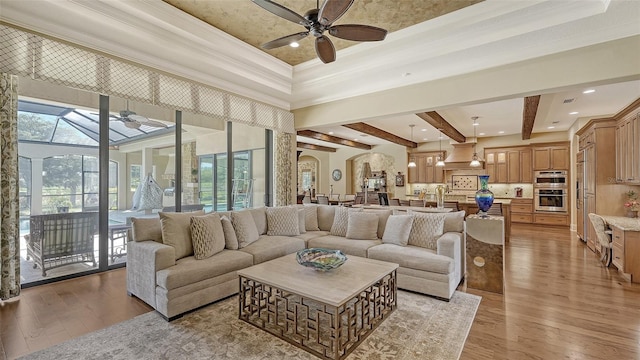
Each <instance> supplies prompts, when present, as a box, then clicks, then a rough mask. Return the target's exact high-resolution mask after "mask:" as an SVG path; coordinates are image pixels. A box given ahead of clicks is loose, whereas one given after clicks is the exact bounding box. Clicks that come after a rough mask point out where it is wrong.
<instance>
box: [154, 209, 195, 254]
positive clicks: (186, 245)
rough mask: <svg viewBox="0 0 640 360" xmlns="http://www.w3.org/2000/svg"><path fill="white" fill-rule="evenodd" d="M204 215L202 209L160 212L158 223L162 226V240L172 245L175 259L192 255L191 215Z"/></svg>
mask: <svg viewBox="0 0 640 360" xmlns="http://www.w3.org/2000/svg"><path fill="white" fill-rule="evenodd" d="M200 215H204V211H193V212H187V213H181V212H160V224H161V226H162V242H163V243H164V244H166V245H169V246H173V248H174V249H175V251H176V260H178V259H182V258H183V257H186V256H191V255H193V245H192V244H191V229H190V225H191V217H192V216H200Z"/></svg>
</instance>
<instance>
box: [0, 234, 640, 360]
mask: <svg viewBox="0 0 640 360" xmlns="http://www.w3.org/2000/svg"><path fill="white" fill-rule="evenodd" d="M574 237H575V233H570V232H569V230H566V229H562V228H553V227H540V226H531V225H520V224H514V226H513V229H512V235H511V242H510V243H509V244H508V245H507V247H506V251H505V253H506V259H505V260H506V269H507V271H506V293H505V295H504V296H502V295H498V294H492V293H487V292H482V291H478V290H473V289H466V288H465V286H464V284H463V285H461V286H460V290H462V291H467V292H469V293H473V294H478V295H481V296H482V297H483V298H482V302H481V304H480V307H479V308H478V312H477V314H476V318H475V320H474V323H473V326H472V328H471V331H470V333H469V337H468V339H467V342H466V344H465V348H464V351H463V353H462V356H461V359H607V360H608V359H616V360H617V359H621V360H622V359H640V285H638V284H630V283H628V282H626V281H625V280H624V279H623V278H622V277H621V276H620V275H619V274H618V273H617V271H616V270H615V268H613V267H611V268H610V269H606V268H604V267H603V266H601V265H600V263H599V262H598V259H597V258H596V256H595V254H593V253H591V252H590V251H588V250H587V249H586V247H585V246H584V245H583V244H582V243H580V242H579V241H578V240H577V239H575V238H574ZM150 310H151V308H150V307H149V306H147V305H146V304H144V303H143V302H141V301H140V300H138V299H136V298H134V297H128V296H127V295H126V290H125V270H124V269H119V270H114V271H110V272H107V273H103V274H99V275H92V276H87V277H83V278H79V279H73V280H67V281H64V282H61V283H56V284H50V285H44V286H40V287H34V288H29V289H25V290H23V292H22V295H21V297H20V300H19V301H9V302H5V303H1V304H0V340H1V342H0V355H4V356H5V357H6V358H9V359H12V358H15V357H17V356H20V355H24V354H26V353H29V352H32V351H36V350H39V349H42V348H46V347H48V346H51V345H53V344H56V343H59V342H62V341H64V340H67V339H70V338H73V337H76V336H79V335H81V334H84V333H87V332H90V331H93V330H97V329H100V328H103V327H107V326H109V325H112V324H115V323H117V322H120V321H123V320H126V319H129V318H132V317H135V316H136V315H139V314H142V313H145V312H147V311H150Z"/></svg>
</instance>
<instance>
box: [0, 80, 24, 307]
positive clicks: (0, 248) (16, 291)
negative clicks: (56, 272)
mask: <svg viewBox="0 0 640 360" xmlns="http://www.w3.org/2000/svg"><path fill="white" fill-rule="evenodd" d="M0 135H1V136H0V299H2V300H7V299H9V298H12V297H15V296H18V295H20V206H19V200H18V199H19V198H18V196H19V189H18V184H19V182H18V77H17V76H15V75H10V74H6V73H1V74H0Z"/></svg>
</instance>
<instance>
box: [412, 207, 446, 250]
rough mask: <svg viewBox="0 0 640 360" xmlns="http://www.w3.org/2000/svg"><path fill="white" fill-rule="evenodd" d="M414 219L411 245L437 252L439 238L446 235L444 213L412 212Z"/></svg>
mask: <svg viewBox="0 0 640 360" xmlns="http://www.w3.org/2000/svg"><path fill="white" fill-rule="evenodd" d="M410 213H411V214H412V215H413V216H414V218H413V225H412V226H411V233H410V234H409V245H414V246H420V247H423V248H427V249H431V250H437V249H438V244H437V241H438V238H439V237H440V236H441V235H442V234H443V233H444V217H445V214H444V213H421V212H415V211H412V212H410Z"/></svg>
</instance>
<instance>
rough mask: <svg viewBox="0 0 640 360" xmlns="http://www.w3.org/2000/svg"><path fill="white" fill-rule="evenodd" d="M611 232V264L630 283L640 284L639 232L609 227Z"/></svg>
mask: <svg viewBox="0 0 640 360" xmlns="http://www.w3.org/2000/svg"><path fill="white" fill-rule="evenodd" d="M611 230H612V231H613V235H612V236H613V239H612V240H613V251H612V259H611V260H612V263H613V265H615V267H616V268H618V270H619V271H621V272H623V273H624V274H628V275H627V276H629V277H630V278H631V281H632V282H636V283H637V282H640V232H638V231H629V230H626V231H625V230H623V229H620V228H618V227H617V226H615V225H612V226H611Z"/></svg>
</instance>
